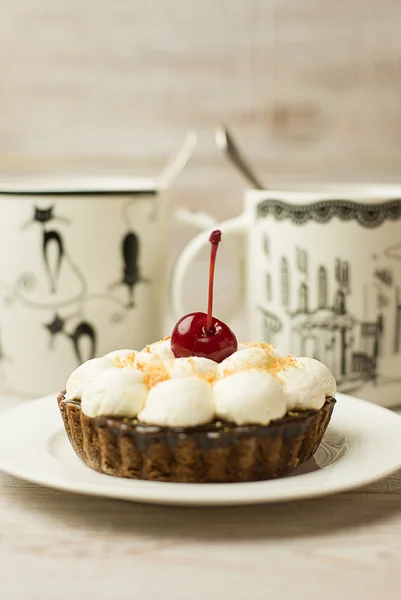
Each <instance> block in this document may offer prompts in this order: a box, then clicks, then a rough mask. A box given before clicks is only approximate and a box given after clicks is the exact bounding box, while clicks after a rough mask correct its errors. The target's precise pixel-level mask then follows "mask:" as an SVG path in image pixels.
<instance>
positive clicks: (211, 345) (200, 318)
mask: <svg viewBox="0 0 401 600" xmlns="http://www.w3.org/2000/svg"><path fill="white" fill-rule="evenodd" d="M209 241H210V243H211V244H212V248H211V253H210V271H209V299H208V311H207V314H206V313H202V312H194V313H189V314H188V315H185V316H184V317H182V318H181V319H180V320H179V321H178V323H177V325H176V326H175V327H174V329H173V333H172V334H171V349H172V351H173V353H174V356H175V357H176V358H184V357H187V356H203V357H204V358H210V359H211V360H214V361H215V362H218V363H220V362H222V361H223V360H224V359H225V358H227V357H228V356H231V354H233V353H234V352H235V351H236V350H237V348H238V342H237V338H236V337H235V335H234V333H233V332H232V331H231V329H230V328H229V327H228V325H226V324H225V323H223V321H219V319H216V318H215V317H213V315H212V310H213V283H214V267H215V264H216V253H217V248H218V245H219V243H220V241H221V231H219V230H218V229H217V230H216V231H213V232H212V233H211V234H210V237H209Z"/></svg>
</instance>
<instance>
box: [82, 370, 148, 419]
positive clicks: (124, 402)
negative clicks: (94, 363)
mask: <svg viewBox="0 0 401 600" xmlns="http://www.w3.org/2000/svg"><path fill="white" fill-rule="evenodd" d="M147 395H148V388H147V386H146V385H145V383H144V377H143V374H142V372H141V371H139V370H138V369H136V368H135V367H128V368H127V369H114V368H109V369H106V370H104V371H101V372H100V373H99V374H98V375H97V377H95V378H93V380H92V381H91V383H90V384H89V385H88V386H87V387H86V388H85V390H84V392H83V394H82V403H81V406H82V410H83V412H84V414H86V415H87V416H88V417H96V416H98V415H108V416H117V417H136V415H137V414H138V412H139V411H140V410H142V408H143V406H144V404H145V400H146V397H147Z"/></svg>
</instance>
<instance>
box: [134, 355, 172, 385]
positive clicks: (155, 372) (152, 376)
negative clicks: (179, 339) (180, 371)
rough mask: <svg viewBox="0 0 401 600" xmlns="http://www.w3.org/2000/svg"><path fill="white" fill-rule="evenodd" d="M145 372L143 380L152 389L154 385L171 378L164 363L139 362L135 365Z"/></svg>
mask: <svg viewBox="0 0 401 600" xmlns="http://www.w3.org/2000/svg"><path fill="white" fill-rule="evenodd" d="M135 366H136V367H137V368H138V369H139V370H140V371H142V373H143V381H144V384H145V385H146V387H147V388H148V389H149V390H150V389H151V388H152V387H154V386H155V385H157V384H158V383H161V382H162V381H166V380H167V379H170V374H169V372H168V370H167V368H166V366H165V365H164V364H163V363H158V362H154V363H148V362H141V361H139V362H137V363H136V365H135Z"/></svg>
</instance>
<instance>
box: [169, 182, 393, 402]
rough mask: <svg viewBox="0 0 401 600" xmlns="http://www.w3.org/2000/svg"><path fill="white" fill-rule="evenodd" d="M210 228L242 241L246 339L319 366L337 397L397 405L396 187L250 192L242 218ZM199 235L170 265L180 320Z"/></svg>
mask: <svg viewBox="0 0 401 600" xmlns="http://www.w3.org/2000/svg"><path fill="white" fill-rule="evenodd" d="M215 228H219V229H221V230H222V232H223V234H226V235H231V234H234V233H245V234H246V236H247V249H246V257H245V281H244V289H245V295H246V313H247V321H248V323H247V325H248V327H247V333H248V336H249V339H250V340H255V341H257V340H266V341H269V342H272V343H274V344H275V345H276V346H277V347H278V348H280V349H282V350H283V351H285V352H290V353H292V354H295V355H297V356H311V357H314V358H317V359H319V360H321V361H322V362H324V363H326V364H327V365H328V366H329V367H330V369H331V370H332V371H333V373H334V375H335V376H336V378H337V381H338V387H339V389H340V390H341V391H343V392H347V393H350V394H353V395H356V396H359V397H362V398H364V399H367V400H370V401H373V402H376V403H378V404H382V405H385V406H395V405H397V404H400V403H401V269H400V266H401V265H400V263H401V185H378V184H376V185H373V184H349V185H347V184H344V185H334V184H333V185H329V184H327V185H324V186H323V185H322V186H319V185H317V184H315V185H311V186H308V187H307V188H305V191H299V188H298V191H289V190H269V191H264V190H249V191H247V192H246V195H245V210H244V213H243V214H241V215H240V216H239V217H236V218H234V219H232V220H230V221H226V222H223V223H219V224H217V225H215ZM223 238H224V235H223ZM207 239H208V232H203V233H200V234H198V235H197V236H196V237H195V238H194V239H193V240H192V241H191V242H190V243H189V244H188V246H187V247H186V248H185V249H184V250H183V252H182V253H181V255H180V257H179V258H178V261H177V263H176V266H175V271H174V275H173V285H172V289H173V294H174V295H173V306H174V308H175V312H176V313H177V314H178V315H180V314H182V313H183V306H182V300H181V298H182V288H183V281H184V277H185V274H186V271H187V268H188V266H189V264H190V262H191V261H192V259H193V257H194V256H195V255H196V254H197V252H198V251H199V250H200V249H201V248H202V246H204V244H205V243H206V242H207Z"/></svg>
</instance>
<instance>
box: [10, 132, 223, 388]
mask: <svg viewBox="0 0 401 600" xmlns="http://www.w3.org/2000/svg"><path fill="white" fill-rule="evenodd" d="M193 146H194V138H193V137H192V138H190V137H189V138H188V139H187V142H186V146H185V147H184V148H183V151H182V152H181V153H180V154H179V155H177V157H176V159H175V162H174V163H172V164H171V165H169V167H168V168H167V169H166V171H165V172H164V175H165V176H164V177H160V178H159V179H158V180H157V181H154V180H145V179H136V178H121V177H111V178H105V177H94V178H88V177H84V178H70V177H69V178H66V179H64V180H63V179H60V178H57V179H55V178H46V179H43V180H41V181H39V180H38V179H34V180H32V179H30V180H27V182H26V183H24V182H22V180H19V181H17V182H11V183H10V182H8V183H7V182H5V181H0V306H1V312H0V375H1V380H2V384H3V385H2V387H3V389H5V390H10V391H14V392H19V393H29V394H33V395H39V394H46V393H52V392H55V391H56V390H59V389H60V388H62V387H63V385H65V381H66V378H67V377H68V375H69V373H70V372H71V371H72V370H73V369H74V368H75V367H77V366H78V365H79V364H80V363H81V362H83V361H84V360H86V359H89V358H92V357H94V356H98V355H102V354H105V353H107V352H109V351H111V350H114V349H116V348H141V347H143V346H144V345H145V344H147V343H149V342H150V341H152V340H156V339H159V338H160V337H161V336H162V335H163V333H164V330H163V321H164V314H165V298H166V293H167V289H166V284H167V281H166V279H167V277H166V271H167V269H166V267H167V258H168V252H169V241H170V228H171V222H172V219H173V218H177V219H178V220H179V221H181V222H185V223H191V224H192V225H194V226H195V227H197V228H201V229H202V228H203V227H205V226H207V227H208V228H209V229H210V227H211V226H212V224H213V223H214V219H213V218H212V217H210V216H208V215H206V214H202V213H195V212H193V211H189V210H185V209H181V210H173V208H172V206H171V204H170V202H169V193H168V191H167V188H168V185H167V184H168V182H169V180H171V178H172V177H173V176H175V174H176V173H177V172H178V170H180V169H181V168H182V167H183V164H184V163H185V162H186V160H187V158H188V157H189V154H190V153H191V151H192V148H193Z"/></svg>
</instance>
